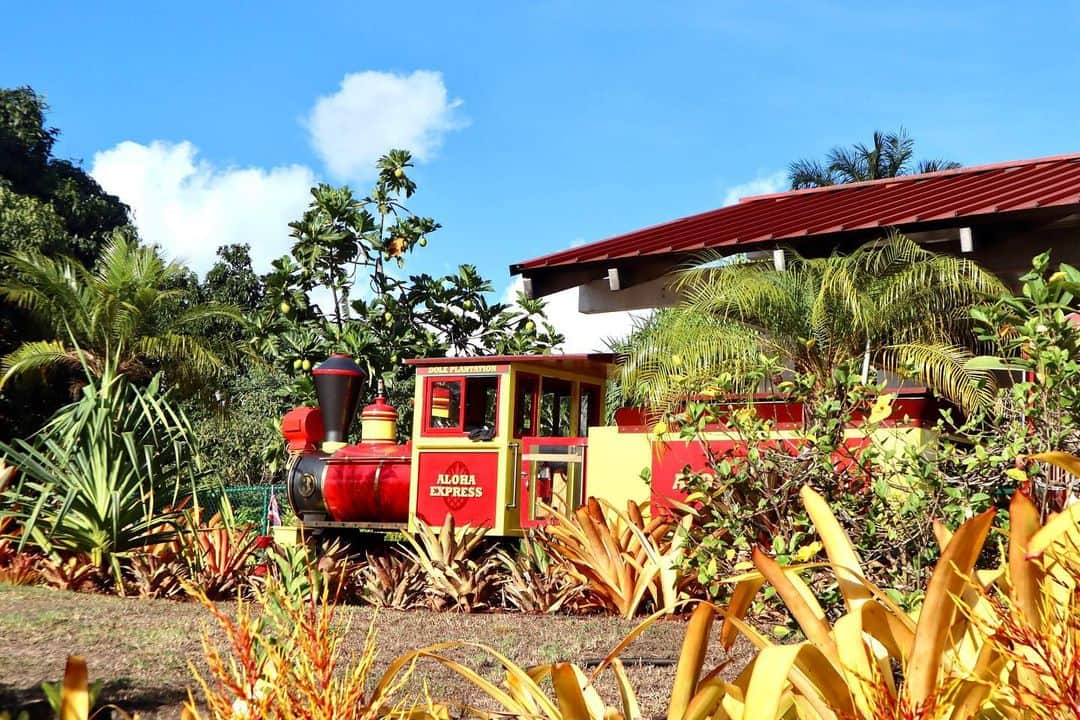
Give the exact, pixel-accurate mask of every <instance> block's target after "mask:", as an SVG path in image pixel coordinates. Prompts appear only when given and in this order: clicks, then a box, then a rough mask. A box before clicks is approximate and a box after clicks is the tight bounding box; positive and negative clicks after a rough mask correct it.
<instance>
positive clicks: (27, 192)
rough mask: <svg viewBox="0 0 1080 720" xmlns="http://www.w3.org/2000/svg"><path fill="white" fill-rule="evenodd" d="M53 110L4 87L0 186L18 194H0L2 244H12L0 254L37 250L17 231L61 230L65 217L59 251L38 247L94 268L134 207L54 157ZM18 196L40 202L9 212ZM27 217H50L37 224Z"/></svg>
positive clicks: (0, 92) (29, 92) (30, 93)
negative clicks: (49, 121) (36, 227)
mask: <svg viewBox="0 0 1080 720" xmlns="http://www.w3.org/2000/svg"><path fill="white" fill-rule="evenodd" d="M47 111H48V105H46V103H45V99H44V98H43V97H42V96H41V95H39V94H37V93H36V92H34V90H33V89H31V88H28V87H22V88H17V89H0V188H5V189H6V190H7V191H8V192H9V193H11V194H12V196H0V201H2V202H0V241H11V242H12V244H11V245H6V244H5V245H0V252H10V251H12V250H30V249H35V248H33V247H30V246H29V245H28V243H27V240H26V238H25V236H22V235H20V234H19V233H18V232H16V230H17V229H18V226H19V225H23V226H25V225H27V224H38V225H42V224H44V225H48V226H50V229H51V230H55V229H57V228H56V227H55V226H56V224H57V223H56V220H57V219H59V221H60V222H61V223H62V225H63V230H64V234H65V236H66V237H65V238H64V242H63V243H62V244H60V242H61V241H60V238H58V237H56V236H51V240H52V242H55V243H58V244H57V245H56V246H55V247H51V248H49V247H41V248H37V249H41V250H42V251H50V250H51V251H55V252H62V253H63V254H65V255H71V256H73V257H75V258H77V259H78V260H79V262H81V263H83V264H84V265H90V264H92V263H93V262H94V260H95V259H96V258H97V255H98V253H99V252H100V249H101V247H102V246H103V245H104V244H105V242H106V241H107V240H108V238H109V237H110V236H111V234H112V232H113V231H114V230H115V229H117V228H119V227H122V226H124V225H126V224H127V223H128V208H127V206H126V205H124V204H123V203H121V202H120V200H119V199H117V198H116V197H115V196H113V195H109V194H108V193H106V192H105V191H104V190H102V189H101V186H100V185H98V184H97V182H96V181H94V179H93V178H91V177H90V176H89V175H88V174H87V173H86V172H85V171H84V170H83V169H82V168H80V167H79V166H78V165H76V164H74V163H72V162H70V161H68V160H61V159H58V158H54V157H53V156H52V149H53V143H54V142H55V141H56V137H57V135H58V134H59V131H58V130H56V129H55V128H51V127H48V126H47V125H46V124H45V115H46V113H47ZM13 196H20V197H22V198H32V199H34V200H37V201H39V203H38V204H34V205H29V204H26V203H25V201H23V202H22V203H20V204H21V205H22V210H23V211H22V212H17V213H10V214H9V212H8V209H9V208H8V205H9V203H17V202H18V200H17V198H15V197H13ZM27 214H29V215H30V216H34V215H39V214H40V215H44V216H45V217H43V218H42V219H41V220H38V221H34V220H32V219H30V218H27V217H26V215H27Z"/></svg>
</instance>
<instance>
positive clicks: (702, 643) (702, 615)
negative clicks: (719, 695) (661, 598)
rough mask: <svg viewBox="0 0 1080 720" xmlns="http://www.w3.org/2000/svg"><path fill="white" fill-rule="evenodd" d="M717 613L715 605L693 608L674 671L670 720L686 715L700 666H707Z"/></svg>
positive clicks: (669, 712)
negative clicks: (706, 658) (710, 637)
mask: <svg viewBox="0 0 1080 720" xmlns="http://www.w3.org/2000/svg"><path fill="white" fill-rule="evenodd" d="M714 616H715V613H714V611H713V607H712V605H710V604H708V603H700V604H699V605H698V606H697V607H696V608H694V613H693V615H691V616H690V622H689V623H687V625H686V637H685V639H684V640H683V646H682V652H681V653H680V654H679V664H678V665H677V666H676V668H675V682H674V684H673V685H672V687H671V700H670V701H669V703H668V715H667V717H668V720H679V719H680V718H682V717H683V715H684V714H685V713H686V709H687V708H688V707H689V705H690V700H691V698H693V696H694V693H695V692H697V684H698V678H699V677H700V675H701V665H702V663H704V662H705V653H706V651H707V650H708V649H709V635H710V633H711V631H712V624H713V617H714Z"/></svg>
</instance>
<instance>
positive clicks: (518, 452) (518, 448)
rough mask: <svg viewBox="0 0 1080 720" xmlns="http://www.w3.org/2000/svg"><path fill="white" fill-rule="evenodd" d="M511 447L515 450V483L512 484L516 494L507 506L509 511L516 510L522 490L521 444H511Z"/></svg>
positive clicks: (513, 472) (513, 470) (513, 471)
mask: <svg viewBox="0 0 1080 720" xmlns="http://www.w3.org/2000/svg"><path fill="white" fill-rule="evenodd" d="M509 447H511V448H513V450H514V466H513V469H512V470H511V472H512V474H513V478H514V481H513V482H512V483H510V484H511V486H513V492H514V494H513V495H512V496H511V498H512V499H511V500H510V502H509V503H507V504H506V509H507V510H514V509H515V508H517V506H518V502H520V500H521V498H520V492H521V490H520V488H521V443H516V442H512V443H509Z"/></svg>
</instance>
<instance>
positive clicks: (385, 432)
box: [360, 380, 398, 445]
mask: <svg viewBox="0 0 1080 720" xmlns="http://www.w3.org/2000/svg"><path fill="white" fill-rule="evenodd" d="M397 420H398V414H397V410H394V408H393V407H392V406H391V405H390V404H389V403H387V402H386V386H385V385H384V384H383V381H382V380H380V381H379V390H378V393H377V394H376V396H375V402H373V403H371V404H370V405H368V406H367V407H365V408H364V409H363V410H362V411H361V412H360V441H361V442H363V443H375V444H379V445H382V444H386V443H393V442H394V441H395V440H397Z"/></svg>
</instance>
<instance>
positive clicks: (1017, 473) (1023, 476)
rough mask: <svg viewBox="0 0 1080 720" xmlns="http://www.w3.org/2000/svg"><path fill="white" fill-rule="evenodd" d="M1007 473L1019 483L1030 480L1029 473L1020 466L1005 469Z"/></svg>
mask: <svg viewBox="0 0 1080 720" xmlns="http://www.w3.org/2000/svg"><path fill="white" fill-rule="evenodd" d="M1005 474H1006V475H1008V476H1009V477H1010V478H1012V479H1013V480H1015V481H1016V482H1019V483H1022V482H1027V480H1028V474H1027V473H1026V472H1024V471H1023V470H1021V469H1020V468H1009V469H1008V470H1006V471H1005Z"/></svg>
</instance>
